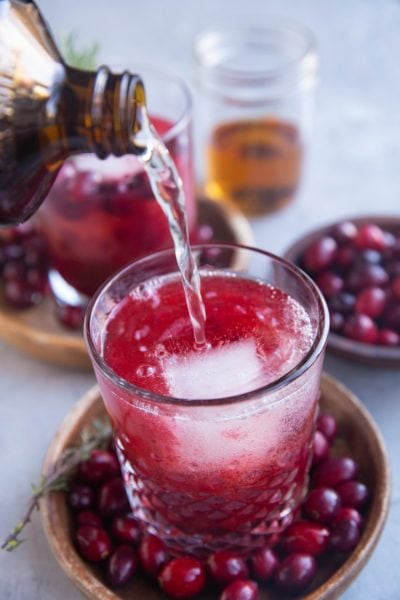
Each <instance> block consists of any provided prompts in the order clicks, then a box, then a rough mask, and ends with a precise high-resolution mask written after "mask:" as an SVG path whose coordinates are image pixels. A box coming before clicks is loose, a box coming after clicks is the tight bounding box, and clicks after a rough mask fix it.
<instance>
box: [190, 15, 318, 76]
mask: <svg viewBox="0 0 400 600" xmlns="http://www.w3.org/2000/svg"><path fill="white" fill-rule="evenodd" d="M260 20H261V21H262V20H263V18H261V17H260V19H259V22H260ZM259 22H258V23H256V22H254V23H251V22H250V23H248V24H246V25H230V26H229V25H225V24H222V25H221V26H219V25H215V26H210V27H208V28H206V29H204V30H202V31H200V32H199V33H198V34H197V36H196V37H195V40H194V43H193V54H194V57H195V60H196V62H197V65H198V66H199V67H200V68H202V69H203V72H204V73H209V74H211V73H212V74H213V75H215V77H216V78H222V79H223V80H227V81H235V82H236V83H237V82H239V81H242V82H243V83H246V84H258V85H262V84H266V83H270V82H271V81H275V80H277V79H279V78H281V77H282V76H285V74H287V73H288V72H290V70H291V69H293V68H294V67H300V68H301V67H302V66H304V67H305V68H307V67H308V66H309V65H308V64H306V63H307V58H308V57H311V56H313V55H315V60H316V49H317V42H316V37H315V35H314V33H313V32H312V30H311V29H309V28H308V27H307V26H306V25H303V24H302V23H299V22H297V21H294V20H293V21H292V20H289V19H282V18H277V19H269V20H268V21H267V22H266V23H265V24H261V25H260V24H259ZM271 32H272V33H273V34H275V35H276V34H281V35H285V34H286V35H287V34H290V35H296V36H298V37H299V38H301V40H302V41H303V43H304V48H303V49H302V50H299V52H298V55H296V56H295V57H293V58H288V59H287V60H286V61H285V62H284V63H283V64H282V65H279V66H275V67H270V68H264V69H259V70H252V71H250V72H249V71H247V70H246V69H243V68H238V67H234V66H232V67H230V66H226V64H224V62H223V61H220V62H216V63H215V64H211V65H209V64H207V61H206V60H205V57H206V56H209V55H210V53H212V52H215V50H216V48H218V46H220V45H222V44H223V40H224V38H226V37H228V38H229V36H232V35H241V36H246V42H248V41H251V42H253V41H254V34H257V35H260V34H266V35H268V33H271ZM266 39H267V38H266ZM217 40H218V43H217ZM314 66H315V68H316V66H317V63H316V62H315V65H314Z"/></svg>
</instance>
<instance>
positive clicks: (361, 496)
mask: <svg viewBox="0 0 400 600" xmlns="http://www.w3.org/2000/svg"><path fill="white" fill-rule="evenodd" d="M336 490H337V493H338V494H339V496H340V499H341V501H342V504H343V506H345V507H348V508H361V506H363V505H364V504H365V503H366V501H367V500H368V488H367V486H366V485H364V484H363V483H361V481H345V482H344V483H341V484H340V485H338V486H337V488H336Z"/></svg>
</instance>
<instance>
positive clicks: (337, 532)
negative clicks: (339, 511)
mask: <svg viewBox="0 0 400 600" xmlns="http://www.w3.org/2000/svg"><path fill="white" fill-rule="evenodd" d="M360 535H361V534H360V526H359V525H358V524H357V523H356V522H355V521H354V520H352V519H349V520H346V519H343V518H342V519H340V520H338V521H336V522H335V523H334V524H333V526H332V530H331V538H330V546H331V548H332V549H333V550H337V551H338V552H350V551H351V550H354V548H355V547H356V546H357V544H358V541H359V539H360Z"/></svg>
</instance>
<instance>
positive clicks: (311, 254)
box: [303, 236, 337, 273]
mask: <svg viewBox="0 0 400 600" xmlns="http://www.w3.org/2000/svg"><path fill="white" fill-rule="evenodd" d="M336 250H337V243H336V242H335V240H334V239H333V238H332V237H330V236H325V237H322V238H320V239H319V240H316V241H315V242H313V243H312V244H311V245H310V246H309V247H308V248H307V250H306V251H305V253H304V257H303V263H304V266H305V268H306V270H307V271H309V272H310V273H318V271H322V270H323V269H327V268H328V267H329V266H330V265H331V264H332V262H333V260H334V258H335V254H336Z"/></svg>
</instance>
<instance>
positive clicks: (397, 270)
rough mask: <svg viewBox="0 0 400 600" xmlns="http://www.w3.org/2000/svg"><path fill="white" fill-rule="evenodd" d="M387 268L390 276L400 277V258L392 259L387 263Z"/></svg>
mask: <svg viewBox="0 0 400 600" xmlns="http://www.w3.org/2000/svg"><path fill="white" fill-rule="evenodd" d="M386 270H387V272H388V273H389V275H390V277H392V278H395V277H400V261H399V259H398V258H397V259H395V260H390V261H389V262H388V263H387V264H386Z"/></svg>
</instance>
